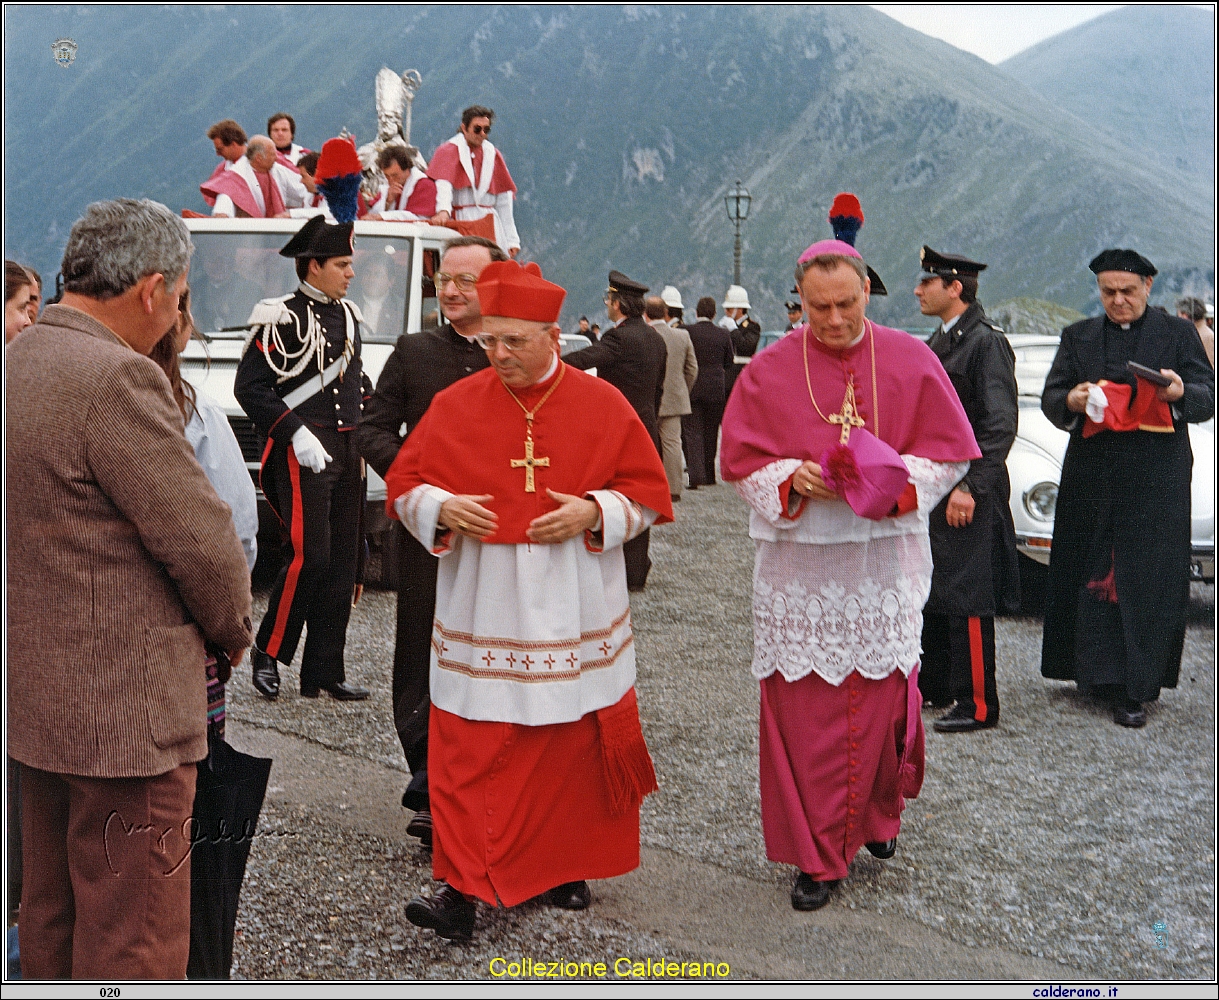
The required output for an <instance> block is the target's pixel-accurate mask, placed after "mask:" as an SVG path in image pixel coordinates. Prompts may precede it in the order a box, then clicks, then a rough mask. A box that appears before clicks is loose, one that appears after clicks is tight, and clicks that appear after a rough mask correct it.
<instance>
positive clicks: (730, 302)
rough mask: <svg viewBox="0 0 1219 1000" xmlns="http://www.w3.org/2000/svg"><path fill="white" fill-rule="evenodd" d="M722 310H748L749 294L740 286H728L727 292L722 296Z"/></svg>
mask: <svg viewBox="0 0 1219 1000" xmlns="http://www.w3.org/2000/svg"><path fill="white" fill-rule="evenodd" d="M721 308H723V309H748V308H749V293H748V292H747V291H745V289H743V288H742V287H741V286H740V285H729V286H728V292H727V294H726V295H725V296H724V302H723V304H722V306H721Z"/></svg>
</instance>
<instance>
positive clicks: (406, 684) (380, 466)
mask: <svg viewBox="0 0 1219 1000" xmlns="http://www.w3.org/2000/svg"><path fill="white" fill-rule="evenodd" d="M507 259H508V255H507V254H506V253H504V251H503V250H501V249H500V248H499V247H498V246H496V244H494V243H492V242H491V241H490V240H487V239H483V238H482V237H481V236H461V237H458V238H457V239H454V240H452V241H450V242H449V243H448V244H447V245H446V246H445V250H444V256H443V257H442V258H441V260H440V268H441V269H440V270H439V271H438V272H437V273H436V275H435V281H436V296H437V298H438V300H439V302H440V311H441V313H442V314H443V315H444V320H445V321H444V323H442V324H441V326H440V328H439V329H436V330H426V331H423V332H422V333H404V334H403V335H402V336H401V337H399V338H398V343H397V345H396V346H395V347H394V352H393V354H391V355H390V356H389V358H388V359H387V360H386V362H385V367H384V368H382V369H381V377H380V378H379V379H378V380H377V389H376V391H375V392H374V393H373V394H372V398H371V399H369V400H368V402H367V403H366V404H365V406H364V413H363V415H362V416H361V418H360V426H359V427H358V428H357V429H356V435H357V439H358V443H359V447H360V454H361V455H362V456H363V457H364V460H365V461H367V462H368V464H369V465H371V466H372V467H373V468H374V469H375V470H376V471H377V474H378V475H380V476H384V475H385V474H386V473H387V472H388V471H389V467H390V466H391V465H392V464H393V462H394V459H395V458H397V457H398V452H399V450H400V449H401V448H402V442H403V439H404V434H403V429H404V428H405V432H406V435H409V434H410V433H411V431H413V430H414V429H415V427H416V426H417V425H418V423H419V421H420V420H422V419H423V414H424V413H426V412H427V408H428V407H429V406H430V405H431V403H432V397H433V396H435V395H436V393H438V392H440V391H441V390H442V389H447V388H448V387H449V386H451V385H452V384H453V383H454V382H458V381H460V380H461V379H463V378H465V377H466V376H467V375H472V374H473V373H475V372H480V371H482V370H483V369H484V368H486V367H487V366H488V365H489V364H490V362H488V361H487V353H486V351H484V350H483V349H482V348H481V347H479V346H478V344H477V343H476V342H475V340H474V338H475V337H476V336H477V335H478V334H479V333H480V332H481V331H482V313H481V312H480V311H479V302H478V290H477V288H476V284H477V282H478V276H479V275H480V274H482V272H483V268H485V267H486V266H487V265H488V264H490V263H491V262H492V261H496V260H498V261H504V260H507ZM394 534H395V535H396V536H397V539H398V626H397V633H396V635H395V641H394V680H393V690H392V694H393V703H394V727H395V728H396V729H397V730H398V739H399V741H400V742H401V743H402V750H403V752H404V753H405V755H406V763H407V766H408V767H409V768H410V769H411V782H410V785H409V786H408V787H407V789H406V792H405V794H404V795H403V796H402V805H403V806H404V807H405V808H407V809H412V810H414V811H415V816H414V817H413V818H412V819H411V822H410V824H409V825H408V826H407V828H406V832H407V833H408V834H410V835H411V836H412V837H418V838H419V839H420V840H421V841H423V843H424V844H426V845H427V846H429V847H430V846H431V843H432V813H431V803H430V799H429V797H428V780H427V758H428V713H429V710H430V705H431V702H430V700H429V697H428V671H429V669H430V665H431V652H432V621H433V619H434V617H435V613H436V557H435V556H433V555H432V554H431V553H430V552H428V551H427V549H425V548H424V547H423V546H422V545H420V544H419V543H418V542H417V541H416V540H415V539H414V538H412V537H411V536H410V535H408V534H407V533H406V530H405V529H404V528H402V527H401V525H399V526H398V527H397V528H396V529H395V532H394Z"/></svg>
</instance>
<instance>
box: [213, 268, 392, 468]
mask: <svg viewBox="0 0 1219 1000" xmlns="http://www.w3.org/2000/svg"><path fill="white" fill-rule="evenodd" d="M283 306H284V307H285V308H287V309H288V311H289V312H291V313H292V314H293V315H295V316H296V318H297V320H298V321H299V323H300V331H301V333H304V332H305V331H306V330H307V329H308V327H309V310H312V311H313V313H314V316H315V317H316V320H317V323H318V324H319V325H320V326H321V328H322V331H323V332H324V334H325V336H326V349H325V360H324V361H323V366H326V365H329V364H330V363H331V362H332V361H334V360H335V359H336V358H339V357H342V355H343V350H344V346H345V344H346V340H347V314H346V307H345V306H344V305H343V304H342V303H341V302H338V301H336V300H334V299H329V298H327V297H326V296H324V295H322V294H321V293H320V292H318V291H316V290H313V289H309V290H307V291H306V289H305V288H304V287H302V288H301V289H299V290H297V292H296V293H295V294H294V295H291V296H289V297H288V299H287V300H286V301H285V302H284V303H283ZM277 309H278V304H277V303H275V302H274V300H270V301H264V302H260V303H259V305H258V306H257V307H256V308H255V315H256V316H257V315H258V313H259V311H260V310H265V311H267V314H268V315H273V314H274V312H275V311H276V310H277ZM355 316H356V321H355V323H354V336H353V338H352V341H353V348H354V354H353V355H352V357H351V358H350V359H349V360H348V364H347V368H346V369H345V371H344V372H343V375H342V377H341V378H336V379H335V380H334V381H333V382H331V383H330V384H329V385H328V386H326V387H325V388H324V389H322V390H321V391H320V392H318V393H315V394H314V395H312V396H311V397H310V398H309V399H307V400H305V401H304V402H302V403H301V404H299V405H298V406H297V407H296V408H295V409H289V408H288V406H287V404H286V403H285V402H284V399H283V397H284V396H287V395H288V394H289V393H291V392H292V391H293V390H294V389H296V388H298V387H299V386H302V385H304V384H305V383H307V382H308V381H309V380H310V379H312V380H313V383H314V385H317V384H318V374H319V369H318V365H317V361H316V357H317V355H316V353H315V354H314V356H313V359H312V360H311V361H310V363H309V364H308V365H306V366H305V370H304V371H303V372H302V373H301V374H300V375H297V376H296V377H294V378H292V379H289V380H288V381H287V382H280V381H279V376H278V375H276V374H275V372H274V371H273V370H272V369H271V366H270V365H268V364H267V358H266V355H265V354H264V353H263V346H262V330H261V329H259V330H257V331H256V332H255V334H254V338H253V340H251V341H250V343H249V345H248V346H247V347H246V350H245V354H243V355H242V358H241V363H240V364H239V365H238V366H237V377H236V380H235V381H234V384H233V395H234V396H236V397H237V402H238V403H240V404H241V408H242V409H243V410H245V412H246V415H247V416H248V417H249V418H250V419H251V420H252V421H254V426H255V427H257V428H258V430H259V432H260V433H261V434H262V435H263V436H264V437H268V438H271V439H273V440H274V441H275V442H276V443H277V444H286V443H287V442H288V441H290V440H291V439H292V435H293V434H295V433H296V431H297V429H298V428H300V427H301V426H302V425H303V424H306V423H308V424H311V425H313V426H315V427H325V428H330V429H334V430H340V431H345V430H352V429H354V428H355V426H356V424H357V423H359V420H360V410H361V407H362V406H363V401H364V395H365V389H366V388H367V390H368V391H369V392H371V386H366V383H367V382H368V379H367V378H366V377H365V376H364V372H363V369H362V367H361V362H360V324H359V318H358V317H359V314H358V313H356V314H355ZM276 333H277V334H278V335H279V337H280V339H281V341H282V343H283V346H284V349H285V350H286V351H287V353H288V354H289V355H291V354H292V353H293V352H299V351H300V349H301V340H300V337H299V335H298V333H297V325H296V323H293V322H292V321H290V320H289V321H288V322H280V323H277V324H276ZM272 351H274V354H273V359H274V361H275V363H276V365H277V366H278V367H279V368H281V369H284V370H287V369H289V368H291V367H293V366H294V364H295V361H294V360H289V359H288V358H285V357H283V356H282V355H281V354H279V352H278V351H275V349H274V347H272ZM296 360H299V357H298V358H297V359H296Z"/></svg>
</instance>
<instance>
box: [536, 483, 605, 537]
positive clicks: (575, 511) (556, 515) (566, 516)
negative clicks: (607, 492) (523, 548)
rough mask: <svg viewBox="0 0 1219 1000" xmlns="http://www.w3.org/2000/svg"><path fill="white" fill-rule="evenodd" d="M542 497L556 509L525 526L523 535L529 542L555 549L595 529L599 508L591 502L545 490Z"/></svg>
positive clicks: (567, 494)
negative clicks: (555, 505)
mask: <svg viewBox="0 0 1219 1000" xmlns="http://www.w3.org/2000/svg"><path fill="white" fill-rule="evenodd" d="M546 495H547V496H548V497H550V499H551V500H553V501H554V502H555V503H557V504H558V505H559V507H558V509H557V510H552V511H550V513H548V514H543V515H542V516H541V517H535V518H534V519H533V520H532V521H530V522H529V530H528V531H527V532H525V534H526V535H528V537H529V540H530V541H531V542H537V543H539V544H541V545H557V544H559V543H561V542H566V541H567V540H568V539H571V538H575V537H576V536H577V535H579V534H582V533H583V532H585V531H591V530H592V529H593V528H595V527H596V524H597V521H598V520H599V519H600V517H601V508H600V507H598V506H597V505H596V503H594V502H593V501H592V500H586V499H585V498H584V497H578V496H573V495H572V494H570V493H558V492H556V491H555V490H547V491H546Z"/></svg>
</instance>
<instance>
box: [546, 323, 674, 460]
mask: <svg viewBox="0 0 1219 1000" xmlns="http://www.w3.org/2000/svg"><path fill="white" fill-rule="evenodd" d="M668 357H669V349H668V348H667V347H666V346H665V341H664V337H662V336H661V335H660V334H659V333H657V332H656V331H655V330H653V329H652V328H651V327H650V326H649V325H648V323H647V320H645V319H644V318H643V317H641V316H633V317H631V318H630V319H624V320H623V321H622V322H621V323H619V324H618V325H617V326H616V327H614V328H613V329H612V330H608V331H606V332H605V333H603V334H602V336H601V339H600V340H599V341H597V343H595V344H593V345H592V346H591V347H586V348H584V350H582V351H573V352H572V353H571V354H568V355H567V356H566V357H565V358H564V359H563V360H564V361H566V362H567V363H568V364H569V365H571V366H572V367H573V368H579V369H582V370H587V369H589V368H596V369H597V376H598V377H599V378H603V379H605V381H607V382H608V383H609V384H610V385H612V386H614V388H616V389H617V390H618V391H619V392H621V393H622V395H624V396H625V397H626V399H627V402H628V403H630V404H631V406H632V407H633V408H634V410H635V412H636V413H638V414H639V419H640V420H642V421H643V426H644V427H646V428H647V429H648V433H649V434H650V435H651V436H652V441H653V442H654V443H655V444H656V448H657V451H659V450H660V423H659V421H658V418H657V414H658V413H659V412H660V401H661V398H662V397H663V396H664V391H665V367H666V365H667V362H668Z"/></svg>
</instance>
